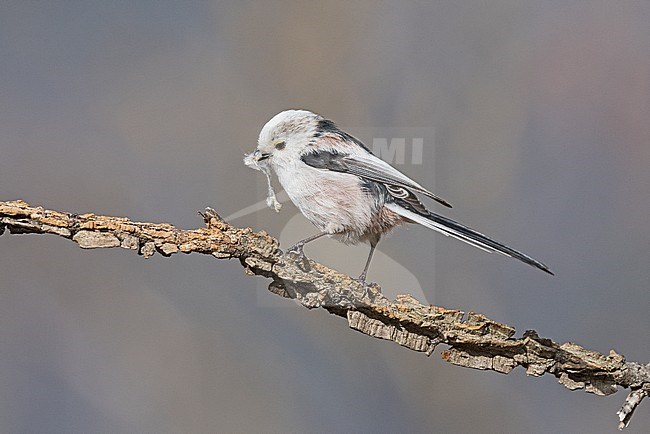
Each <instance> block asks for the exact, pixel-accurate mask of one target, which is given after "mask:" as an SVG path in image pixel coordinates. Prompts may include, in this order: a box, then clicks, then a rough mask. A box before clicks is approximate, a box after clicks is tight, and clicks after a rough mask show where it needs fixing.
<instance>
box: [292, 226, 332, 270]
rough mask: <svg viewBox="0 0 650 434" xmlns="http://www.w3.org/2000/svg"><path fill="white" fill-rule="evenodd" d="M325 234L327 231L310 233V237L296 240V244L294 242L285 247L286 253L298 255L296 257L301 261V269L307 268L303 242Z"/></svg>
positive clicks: (307, 263) (308, 241)
mask: <svg viewBox="0 0 650 434" xmlns="http://www.w3.org/2000/svg"><path fill="white" fill-rule="evenodd" d="M325 235H327V232H321V233H318V234H316V235H312V236H311V237H308V238H305V239H304V240H301V241H298V242H297V243H296V244H294V245H293V246H291V247H289V248H288V249H287V253H294V254H295V255H297V256H298V258H297V259H298V260H299V261H300V262H301V263H302V268H303V270H308V269H309V262H308V261H307V257H306V256H305V252H304V251H303V247H305V244H307V243H310V242H312V241H314V240H317V239H319V238H320V237H324V236H325Z"/></svg>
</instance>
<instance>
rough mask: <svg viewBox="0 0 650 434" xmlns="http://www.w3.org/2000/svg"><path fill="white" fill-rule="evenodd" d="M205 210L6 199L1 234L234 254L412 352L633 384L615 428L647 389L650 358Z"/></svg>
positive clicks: (593, 382) (313, 302)
mask: <svg viewBox="0 0 650 434" xmlns="http://www.w3.org/2000/svg"><path fill="white" fill-rule="evenodd" d="M202 216H203V218H204V221H205V223H206V225H207V227H206V228H199V229H193V230H183V229H177V228H175V227H174V226H172V225H170V224H166V223H143V222H133V221H130V220H128V219H126V218H122V217H109V216H100V215H95V214H82V215H79V214H73V213H66V212H58V211H51V210H45V209H43V208H41V207H31V206H30V205H28V204H27V203H25V202H23V201H12V202H0V235H2V233H3V232H4V231H5V229H8V230H9V232H10V233H12V234H28V233H33V234H53V235H58V236H61V237H64V238H68V239H71V240H72V241H74V242H76V243H77V244H78V245H79V247H81V248H84V249H94V248H113V247H122V248H124V249H128V250H134V251H137V252H138V254H140V255H142V256H144V257H145V258H148V257H150V256H152V255H154V254H155V253H159V254H161V255H163V256H171V255H173V254H175V253H179V252H181V253H193V252H196V253H203V254H209V255H212V256H214V257H215V258H218V259H227V258H236V259H239V261H240V262H241V264H242V265H243V266H244V269H245V271H246V272H247V273H248V274H251V275H261V276H264V277H267V278H270V279H272V281H271V283H270V284H269V290H270V291H271V292H273V293H274V294H277V295H280V296H283V297H288V298H293V299H295V300H297V301H298V302H299V303H301V304H302V305H303V306H305V307H307V308H309V309H314V308H323V309H326V310H327V311H329V312H330V313H332V314H335V315H338V316H341V317H344V318H346V319H347V321H348V324H349V326H350V327H351V328H352V329H354V330H357V331H359V332H361V333H364V334H367V335H369V336H372V337H376V338H380V339H386V340H390V341H393V342H395V343H398V344H399V345H402V346H404V347H406V348H409V349H411V350H413V351H419V352H423V353H425V354H427V355H430V354H431V353H432V352H433V351H434V349H435V348H436V346H437V345H439V344H444V345H446V346H448V348H447V349H445V350H443V351H442V354H441V355H442V358H443V360H446V361H448V362H450V363H453V364H455V365H458V366H464V367H468V368H474V369H482V370H492V371H496V372H501V373H504V374H507V373H509V372H510V371H512V370H513V369H514V368H516V367H517V366H521V367H523V368H524V369H525V370H526V374H527V375H531V376H535V377H538V376H541V375H544V374H546V373H548V374H552V375H554V376H555V377H557V378H558V380H559V383H560V384H562V385H564V386H565V387H566V388H568V389H570V390H576V389H584V390H585V391H586V392H590V393H594V394H596V395H610V394H613V393H615V392H616V391H617V388H618V386H621V387H624V388H629V389H631V393H630V394H629V395H628V397H627V399H626V401H625V403H624V405H623V407H622V408H621V410H620V411H619V412H618V415H619V419H620V425H619V429H623V428H624V427H625V426H627V424H628V423H629V421H630V418H631V417H632V415H633V413H634V411H635V409H636V408H638V405H639V404H640V402H641V401H642V400H643V398H644V397H646V396H648V394H650V364H645V365H644V364H640V363H636V362H629V361H626V360H625V357H623V356H622V355H620V354H618V353H616V352H615V351H613V350H612V351H610V353H609V354H607V355H604V354H600V353H597V352H595V351H590V350H588V349H585V348H583V347H581V346H579V345H577V344H574V343H570V342H567V343H564V344H560V343H557V342H554V341H552V340H551V339H546V338H541V337H540V336H539V335H538V334H537V332H535V331H531V330H529V331H526V332H525V333H524V335H523V336H522V337H521V338H515V337H514V335H515V329H514V328H513V327H511V326H509V325H506V324H500V323H498V322H496V321H492V320H490V319H488V318H486V317H485V316H483V315H481V314H478V313H473V312H470V313H468V314H467V315H465V312H463V311H460V310H449V309H445V308H442V307H437V306H426V305H422V304H421V303H420V302H418V301H417V300H415V299H414V298H413V297H411V296H409V295H399V296H397V298H396V299H395V300H388V299H387V298H386V297H384V296H383V295H382V294H381V288H380V287H379V286H377V285H375V284H371V285H370V286H369V287H365V288H364V287H363V285H361V284H360V283H359V282H357V281H356V280H354V279H353V278H351V277H350V276H347V275H345V274H341V273H339V272H337V271H335V270H332V269H330V268H327V267H325V266H324V265H321V264H319V263H317V262H314V261H311V260H308V261H297V260H296V258H295V256H293V255H292V254H288V255H287V254H284V253H283V252H282V251H281V250H280V249H279V244H278V241H277V240H276V239H274V238H272V237H271V236H269V235H268V234H267V233H266V232H264V231H262V232H254V231H252V230H251V229H250V228H244V229H241V228H236V227H233V226H231V225H229V224H227V223H226V222H225V221H223V219H221V218H220V217H219V216H218V215H217V213H216V212H214V211H213V210H211V209H207V210H206V213H205V214H202Z"/></svg>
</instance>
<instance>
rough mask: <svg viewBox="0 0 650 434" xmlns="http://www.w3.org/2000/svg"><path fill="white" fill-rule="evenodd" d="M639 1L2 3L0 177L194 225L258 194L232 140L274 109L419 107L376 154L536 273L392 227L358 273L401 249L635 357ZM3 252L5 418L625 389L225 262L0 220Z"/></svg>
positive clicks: (646, 420)
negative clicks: (394, 161)
mask: <svg viewBox="0 0 650 434" xmlns="http://www.w3.org/2000/svg"><path fill="white" fill-rule="evenodd" d="M648 22H650V4H649V3H648V2H647V1H617V2H612V1H599V0H589V1H572V2H565V1H545V2H539V1H533V0H526V1H514V0H511V1H508V0H500V1H491V2H479V1H462V2H447V1H435V2H408V3H398V2H371V1H358V2H321V3H313V4H306V3H303V2H290V1H286V2H270V1H269V2H262V1H258V2H245V1H231V2H207V1H199V2H180V1H178V2H173V1H139V2H120V1H116V2H104V1H85V2H61V1H59V2H56V1H49V2H35V1H4V2H2V3H0V199H2V200H10V199H16V198H21V199H24V200H26V201H28V202H30V203H31V204H33V205H43V206H45V207H50V208H55V209H61V210H67V211H76V212H90V211H92V212H96V213H105V214H111V215H124V216H128V217H130V218H133V219H136V220H144V221H150V220H153V221H166V222H170V223H173V224H175V225H178V226H180V227H185V228H193V227H196V226H198V225H200V224H201V222H200V221H199V219H198V217H197V216H196V213H195V211H196V210H199V209H202V208H203V207H204V206H206V205H212V206H214V207H215V208H216V209H217V210H219V211H220V212H221V213H222V214H223V215H228V214H231V213H234V212H236V211H238V210H240V209H241V208H243V207H246V206H249V205H251V204H254V203H256V202H258V201H259V200H262V199H263V198H264V196H265V183H264V179H263V177H262V176H261V175H260V174H259V173H256V172H253V171H251V170H248V169H246V168H245V167H244V166H243V165H242V164H241V157H242V154H243V152H245V151H250V150H252V149H253V147H254V145H255V141H256V138H257V134H258V132H259V129H260V128H261V127H262V125H263V124H264V123H265V122H266V121H267V120H268V119H269V118H270V117H271V116H273V115H274V114H275V113H277V112H279V111H280V110H282V109H286V108H290V107H303V108H308V109H311V110H314V111H317V112H320V113H322V114H324V115H326V116H327V117H330V118H332V119H334V120H335V121H337V122H338V123H339V124H340V125H341V126H342V127H343V128H345V129H348V130H349V131H350V132H351V133H353V134H358V135H359V136H360V138H362V139H364V140H366V141H371V140H372V139H373V136H374V135H370V134H372V133H369V132H371V131H373V128H376V129H377V131H380V133H379V134H384V132H385V131H386V129H390V128H397V129H404V128H432V129H434V130H435V143H431V142H430V141H429V142H428V148H426V149H425V150H424V152H425V156H424V157H425V158H424V164H423V165H422V166H412V165H408V164H407V165H404V166H400V168H401V169H402V170H404V171H405V172H406V173H408V174H410V175H412V176H414V177H416V178H417V179H418V180H419V181H421V182H422V183H423V184H425V185H428V186H432V185H433V184H434V182H435V191H436V192H437V193H438V194H440V195H441V196H442V197H445V198H447V199H449V200H450V201H451V202H452V203H453V204H454V205H455V208H454V209H453V210H451V211H449V212H448V213H447V215H449V216H451V217H454V218H456V219H459V220H461V221H463V222H465V223H468V224H471V225H472V226H474V227H476V228H477V229H480V230H482V231H484V232H486V233H488V234H490V235H493V236H495V237H496V238H498V239H500V240H503V241H506V242H508V243H510V244H511V245H513V246H515V247H517V248H519V249H521V250H523V251H525V252H527V253H529V254H531V255H533V256H535V257H537V258H539V259H541V260H543V261H545V262H547V263H548V264H549V265H551V267H552V268H553V269H554V271H555V272H556V273H557V277H555V278H551V277H549V276H546V275H545V274H544V273H541V272H539V271H537V270H534V269H532V268H530V267H527V266H525V265H522V264H519V263H517V262H516V261H513V260H508V259H506V258H503V257H500V256H497V255H487V254H484V253H482V252H480V251H478V250H476V249H473V248H471V247H468V246H465V245H462V244H461V243H459V242H457V241H455V240H449V239H445V238H444V237H441V236H438V235H436V234H434V233H430V232H429V231H426V230H425V229H423V228H411V229H409V230H399V231H398V232H397V233H396V234H395V235H393V236H392V238H391V239H390V241H389V242H384V243H382V244H380V248H381V252H382V255H384V256H385V257H387V258H390V260H391V261H392V262H387V264H389V265H388V266H380V265H377V266H376V267H373V268H372V269H371V272H370V278H371V279H372V280H376V281H378V282H385V279H388V278H389V276H390V275H393V274H394V273H396V271H395V270H396V269H397V268H398V267H402V268H404V269H406V270H407V272H408V273H409V274H410V275H411V276H414V278H413V280H415V278H417V281H419V285H420V287H421V291H422V292H423V294H424V296H425V297H426V298H427V299H428V300H429V301H431V302H435V303H437V304H441V305H443V306H446V307H449V308H463V309H468V310H475V311H479V312H482V313H484V314H486V315H488V316H490V317H491V318H494V319H496V320H500V321H503V322H506V323H508V324H512V325H515V326H517V327H518V328H519V333H522V332H523V331H524V330H525V329H527V328H534V329H537V330H538V331H540V333H541V334H542V335H544V336H548V337H552V338H554V339H556V340H559V341H567V340H571V341H574V342H577V343H579V344H581V345H584V346H586V347H588V348H592V349H595V350H598V351H602V352H607V351H609V349H610V348H615V349H616V350H617V351H619V352H621V353H623V354H625V355H626V356H627V357H628V358H629V359H633V360H640V361H650V334H648V329H649V328H650V316H649V315H648V306H649V305H650V291H648V283H649V282H650V269H649V267H648V260H649V258H650V229H649V227H650V226H649V225H648V224H647V221H648V215H649V214H650V201H649V200H648V191H649V187H650V170H648V166H649V163H650V26H649V25H648ZM434 148H435V149H434ZM434 150H435V152H434ZM295 213H296V211H295V208H293V207H292V206H291V205H289V204H287V205H286V206H285V208H284V209H283V211H282V212H281V213H280V214H277V215H276V214H274V213H273V212H272V211H271V210H268V209H266V210H263V211H260V212H259V213H255V214H251V215H248V216H246V217H242V218H240V219H238V220H236V221H235V222H234V223H236V224H238V225H241V226H244V225H250V226H252V227H254V228H256V229H267V230H269V231H270V232H271V233H273V234H275V235H279V234H280V232H282V231H283V228H285V224H286V223H287V222H288V221H290V220H292V219H293V217H295ZM305 230H307V231H309V229H308V228H307V227H306V229H305ZM292 235H293V237H292ZM299 235H301V234H298V233H296V234H292V233H289V234H287V235H286V239H288V240H289V239H291V240H294V241H295V240H296V239H298V237H299ZM319 243H321V244H319V245H320V247H314V248H313V249H308V253H309V254H311V255H312V256H314V257H315V258H316V259H320V260H322V261H323V262H325V263H328V262H327V258H326V257H324V256H320V255H319V253H318V251H319V250H318V249H320V250H326V251H331V252H334V253H333V255H336V256H339V257H341V256H342V255H343V256H344V257H346V258H347V259H349V258H356V257H357V256H358V255H361V256H363V255H365V249H363V248H362V249H361V250H354V249H352V248H349V247H345V246H343V245H339V244H336V243H335V242H334V241H322V242H319ZM314 249H316V250H314ZM358 252H359V253H358ZM357 253H358V254H357ZM346 255H347V256H346ZM355 260H356V259H355ZM360 261H361V263H362V261H363V259H360ZM390 264H395V268H391V266H390ZM343 268H344V267H343ZM400 270H401V268H400ZM344 271H349V272H350V273H358V271H359V270H358V267H356V265H350V266H349V269H348V268H344ZM400 272H401V271H400ZM0 276H1V277H2V286H1V287H0V431H1V432H3V433H23V432H30V433H31V432H44V433H45V432H46V433H75V432H78V433H82V432H83V433H85V432H111V433H134V432H143V433H144V432H151V433H154V432H155V433H179V432H187V433H190V432H191V433H194V432H197V433H199V432H254V431H258V432H262V431H263V432H289V431H291V432H397V431H401V432H458V433H461V432H468V431H475V432H494V433H497V432H532V433H543V432H544V433H545V432H571V433H575V432H584V433H596V432H612V431H613V430H614V429H615V426H616V421H615V412H616V410H617V409H618V407H619V405H620V404H621V403H622V401H623V399H624V397H625V392H622V393H621V392H619V394H617V395H614V396H612V397H609V398H599V397H595V396H593V395H588V394H585V393H583V392H574V393H571V392H569V391H567V390H565V389H564V388H563V387H561V386H559V385H557V384H555V383H556V382H555V380H554V379H553V378H551V377H549V378H541V379H529V378H526V377H525V375H524V373H523V371H521V370H517V371H515V372H513V373H512V374H511V375H508V376H502V375H498V374H495V373H485V372H476V371H471V370H467V369H461V368H457V367H453V366H449V365H447V364H446V363H444V362H442V361H440V359H439V352H436V354H435V355H434V356H432V357H431V358H429V359H428V358H426V357H425V356H423V355H421V354H417V353H413V352H410V351H408V350H405V349H403V348H400V347H398V346H396V345H394V344H391V343H388V342H381V341H377V340H371V339H369V338H367V337H364V336H363V335H361V334H358V333H355V332H352V331H350V330H348V329H347V327H346V325H345V322H344V321H343V320H341V319H338V318H335V317H330V316H329V315H327V314H326V313H323V312H309V311H307V310H305V309H299V308H297V307H292V306H293V304H292V302H291V301H288V300H280V299H277V300H276V299H275V298H274V297H273V296H271V295H266V294H264V292H263V291H261V289H260V288H263V287H264V285H265V284H266V282H264V280H263V279H261V278H256V279H258V281H256V280H255V279H252V278H250V277H247V276H244V275H243V273H242V269H241V267H240V265H239V264H238V263H236V262H234V261H233V262H227V261H215V260H213V259H211V258H209V257H203V256H198V255H192V256H174V257H173V258H170V259H165V258H161V257H158V256H157V257H154V258H152V259H150V260H148V261H144V260H143V259H141V258H138V257H137V256H135V255H134V254H132V253H129V252H126V251H119V250H115V251H82V250H80V249H78V248H77V247H76V246H75V245H74V244H73V243H70V242H69V241H66V240H63V239H57V238H53V237H44V236H24V237H18V236H7V235H5V236H3V237H1V238H0ZM410 285H411V281H409V283H408V284H405V285H403V287H400V288H399V289H400V290H401V291H407V292H408V291H409V289H410V287H411V286H410ZM388 286H390V285H388ZM270 300H273V301H270ZM648 408H649V407H648V406H647V405H645V406H644V407H643V408H642V409H641V410H640V411H639V414H638V415H637V416H636V417H635V419H634V420H633V422H632V427H631V428H630V429H629V432H630V433H642V432H647V431H648V426H650V416H649V411H648Z"/></svg>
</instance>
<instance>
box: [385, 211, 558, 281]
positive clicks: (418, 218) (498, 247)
mask: <svg viewBox="0 0 650 434" xmlns="http://www.w3.org/2000/svg"><path fill="white" fill-rule="evenodd" d="M385 206H386V207H387V208H388V209H390V210H391V211H393V212H396V213H397V214H399V215H401V216H402V217H406V218H408V219H409V220H413V221H414V222H416V223H419V224H421V225H422V226H426V227H428V228H429V229H433V230H434V231H438V232H440V233H442V234H444V235H447V236H450V237H454V238H457V239H459V240H461V241H464V242H466V243H467V244H471V245H472V246H474V247H478V248H479V249H481V250H485V251H486V252H497V253H501V254H502V255H505V256H510V257H511V258H515V259H519V260H520V261H521V262H525V263H526V264H528V265H531V266H533V267H536V268H539V269H540V270H542V271H545V272H547V273H548V274H551V275H554V274H553V272H552V271H551V270H550V269H549V268H548V267H547V266H546V265H544V264H543V263H541V262H539V261H538V260H536V259H533V258H531V257H530V256H528V255H526V254H524V253H521V252H518V251H517V250H515V249H512V248H510V247H508V246H506V245H505V244H501V243H500V242H498V241H495V240H493V239H491V238H488V237H486V236H485V235H483V234H482V233H480V232H477V231H475V230H474V229H471V228H468V227H467V226H464V225H462V224H460V223H458V222H456V221H454V220H451V219H448V218H447V217H443V216H441V215H439V214H435V213H432V212H429V214H428V215H427V216H424V215H421V214H418V213H415V212H413V211H409V210H407V209H405V208H403V207H401V206H399V205H398V204H396V203H388V204H386V205H385Z"/></svg>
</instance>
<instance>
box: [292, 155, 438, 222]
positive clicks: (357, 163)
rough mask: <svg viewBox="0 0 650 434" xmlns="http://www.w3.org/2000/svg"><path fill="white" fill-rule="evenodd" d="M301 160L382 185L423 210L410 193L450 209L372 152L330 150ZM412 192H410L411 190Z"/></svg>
mask: <svg viewBox="0 0 650 434" xmlns="http://www.w3.org/2000/svg"><path fill="white" fill-rule="evenodd" d="M301 159H302V161H303V162H304V163H305V164H307V165H308V166H312V167H316V168H318V169H327V170H332V171H334V172H342V173H349V174H351V175H356V176H359V177H361V178H364V179H368V180H371V181H375V182H379V183H381V184H384V185H385V186H386V188H387V189H388V192H389V193H390V194H391V196H394V197H396V198H399V199H403V200H406V201H407V202H409V203H411V202H412V200H409V199H412V198H414V199H415V201H417V204H419V207H417V206H416V208H417V209H419V208H420V207H422V208H423V206H422V204H421V203H420V202H419V200H418V199H417V197H416V196H415V195H414V194H413V193H412V191H415V192H418V193H422V194H424V195H425V196H428V197H430V198H431V199H433V200H435V201H437V202H440V203H441V204H443V205H444V206H447V207H449V208H451V205H450V204H449V203H448V202H447V201H446V200H444V199H442V198H441V197H438V196H436V195H435V194H433V193H431V192H430V191H429V190H427V189H426V188H424V187H422V186H421V185H420V184H418V183H417V182H415V181H413V180H412V179H411V178H409V177H408V176H406V175H404V174H403V173H402V172H400V171H399V170H397V169H395V168H394V167H393V166H391V165H390V164H388V163H386V162H385V161H383V160H381V159H379V158H377V157H375V156H374V155H372V154H371V153H367V154H358V155H349V154H339V153H336V152H330V151H317V152H310V153H308V154H305V155H303V156H302V157H301ZM411 190H412V191H411Z"/></svg>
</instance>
